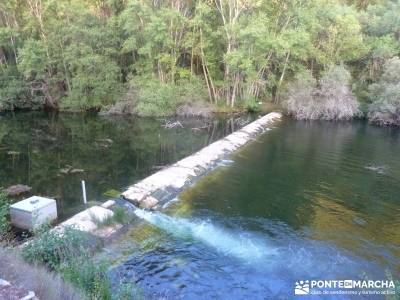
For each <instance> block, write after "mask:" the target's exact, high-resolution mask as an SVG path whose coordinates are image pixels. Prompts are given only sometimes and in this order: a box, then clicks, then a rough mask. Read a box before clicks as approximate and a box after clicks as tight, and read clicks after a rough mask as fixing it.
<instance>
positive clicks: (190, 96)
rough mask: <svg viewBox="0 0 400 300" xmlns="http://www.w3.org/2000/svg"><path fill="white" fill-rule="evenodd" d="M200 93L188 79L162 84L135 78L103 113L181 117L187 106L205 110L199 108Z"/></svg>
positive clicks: (197, 85) (200, 88)
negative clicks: (117, 100) (125, 91)
mask: <svg viewBox="0 0 400 300" xmlns="http://www.w3.org/2000/svg"><path fill="white" fill-rule="evenodd" d="M204 91H205V89H204V87H203V85H202V83H201V82H200V81H199V80H197V79H196V78H192V81H189V80H186V79H185V80H181V81H179V82H178V83H162V82H160V81H159V80H158V79H154V78H145V77H143V78H138V77H135V78H134V79H132V80H131V81H130V83H129V88H128V90H127V93H126V94H125V96H124V97H123V98H122V99H121V100H120V101H119V102H117V103H116V104H114V105H112V106H109V107H108V109H107V111H106V112H104V114H131V115H139V116H142V117H162V116H173V115H176V114H181V115H182V114H185V112H186V108H188V107H194V108H196V107H197V106H199V107H201V108H202V109H203V108H204V107H206V106H205V105H202V103H203V102H204V99H206V95H205V93H204ZM197 103H201V105H197ZM202 109H201V110H202ZM190 111H191V112H192V111H193V110H192V109H191V110H190ZM196 114H197V113H196Z"/></svg>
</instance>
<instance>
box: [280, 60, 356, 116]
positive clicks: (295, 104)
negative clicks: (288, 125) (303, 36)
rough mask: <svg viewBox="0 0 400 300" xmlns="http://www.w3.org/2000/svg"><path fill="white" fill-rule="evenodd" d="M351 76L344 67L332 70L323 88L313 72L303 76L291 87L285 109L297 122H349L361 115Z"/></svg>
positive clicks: (325, 78) (323, 78) (299, 76)
mask: <svg viewBox="0 0 400 300" xmlns="http://www.w3.org/2000/svg"><path fill="white" fill-rule="evenodd" d="M350 78H351V76H350V73H349V72H348V71H347V70H346V69H345V68H344V67H343V66H333V67H331V68H330V69H329V70H328V71H327V72H326V73H325V74H324V76H323V77H322V78H321V80H320V82H319V86H318V85H317V84H316V81H315V79H314V78H313V77H312V76H311V74H310V73H302V74H299V75H298V76H297V78H296V80H295V81H294V83H292V84H291V85H290V86H289V91H288V97H287V101H285V102H284V107H285V108H286V110H287V111H288V113H289V114H290V115H293V116H294V117H295V118H296V119H305V120H315V119H323V120H348V119H351V118H353V117H355V116H357V115H359V114H360V111H359V109H358V102H357V100H356V98H355V97H354V95H353V93H352V92H351V89H350V87H349V84H348V83H349V81H350Z"/></svg>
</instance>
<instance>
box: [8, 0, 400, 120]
mask: <svg viewBox="0 0 400 300" xmlns="http://www.w3.org/2000/svg"><path fill="white" fill-rule="evenodd" d="M399 14H400V1H399V0H368V1H359V0H352V1H346V2H344V1H340V0H311V1H298V0H291V1H256V0H233V1H232V0H229V1H228V0H215V1H208V0H196V1H181V0H173V1H172V0H163V1H149V0H127V1H125V0H99V1H94V0H68V1H67V0H60V1H53V0H28V1H23V2H21V1H16V0H10V1H6V2H5V3H2V4H1V5H0V99H1V100H0V108H1V109H3V110H14V109H23V108H25V109H27V108H28V109H36V108H41V107H47V108H51V109H56V110H70V111H100V110H103V111H105V112H107V111H109V112H110V113H131V114H138V115H143V116H164V115H171V114H174V113H176V111H177V108H178V107H182V105H183V106H184V107H190V105H189V106H187V104H193V103H197V102H200V103H204V102H205V101H206V100H207V98H208V102H209V103H210V104H211V105H213V106H214V107H216V106H215V105H217V106H221V105H226V106H229V107H234V106H237V105H241V104H242V107H244V108H248V109H249V110H250V111H253V110H257V105H255V103H258V102H259V101H272V102H274V103H280V102H281V101H282V100H284V99H285V95H286V94H287V90H288V87H289V86H291V85H292V82H293V81H296V78H298V77H299V75H300V74H303V73H304V72H306V73H309V74H311V76H312V77H313V78H314V80H315V81H316V82H317V85H319V84H320V81H321V80H322V76H323V74H325V73H326V72H327V71H328V70H330V69H331V68H333V66H335V65H343V66H345V67H346V68H347V69H349V71H350V72H351V74H352V76H351V78H350V82H348V83H347V84H350V85H351V86H352V88H353V91H354V93H355V94H356V95H357V96H358V98H359V101H361V102H362V103H363V104H365V105H362V106H363V107H364V106H365V107H367V106H368V105H370V104H371V102H374V103H375V105H373V106H372V107H371V111H376V110H377V109H378V108H377V107H379V106H380V105H382V103H381V100H378V99H377V98H376V96H379V97H381V96H382V94H376V93H375V91H376V88H372V90H373V91H371V89H370V88H368V87H369V86H370V85H371V84H378V85H380V84H384V82H383V81H382V80H381V79H380V78H381V76H382V72H383V70H384V66H385V65H386V63H387V62H388V61H390V59H392V58H393V57H396V56H399V53H400V42H399V39H400V34H399V28H400V24H399V18H398V15H399ZM383 80H384V79H383ZM370 91H371V92H370ZM371 93H372V95H370V94H371ZM397 95H398V94H397ZM379 99H381V98H379ZM243 103H244V105H243ZM392 104H393V102H392ZM185 105H186V106H185ZM204 105H205V103H204ZM306 105H307V106H309V105H308V104H306ZM339 105H341V104H339ZM395 105H396V107H398V104H395ZM195 106H196V107H198V106H199V105H197V104H196V105H195ZM200 106H202V105H200ZM311 106H313V105H311ZM199 109H201V108H199ZM216 110H218V108H216ZM339 110H340V109H339ZM383 110H385V108H383ZM183 114H185V113H183ZM397 114H398V112H396V115H397ZM316 115H321V114H320V113H319V112H318V113H316ZM350 115H351V114H350ZM350 115H348V114H346V118H347V117H348V116H350ZM369 115H370V116H371V120H372V121H376V122H378V123H382V124H396V122H392V121H382V120H380V118H376V117H374V116H375V114H373V113H370V114H369ZM381 115H382V114H381ZM385 115H386V114H385ZM334 118H337V116H336V117H334Z"/></svg>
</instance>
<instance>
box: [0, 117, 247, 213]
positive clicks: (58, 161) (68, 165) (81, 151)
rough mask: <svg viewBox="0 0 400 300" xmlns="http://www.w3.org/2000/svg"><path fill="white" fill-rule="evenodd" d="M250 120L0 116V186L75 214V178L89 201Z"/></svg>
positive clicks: (77, 200) (77, 198)
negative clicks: (173, 122) (170, 124)
mask: <svg viewBox="0 0 400 300" xmlns="http://www.w3.org/2000/svg"><path fill="white" fill-rule="evenodd" d="M250 120H251V117H241V118H239V117H236V118H228V119H222V118H220V119H214V120H208V121H205V120H196V119H185V120H180V122H181V123H182V124H183V127H181V126H178V127H175V128H170V129H167V128H164V127H163V125H164V124H165V123H166V122H167V121H168V120H166V119H157V120H156V119H144V118H137V119H135V118H102V117H95V116H83V115H72V114H60V115H47V114H45V113H18V114H15V115H11V114H8V115H3V116H0V165H1V167H0V186H3V187H8V186H10V185H14V184H18V183H21V184H27V185H29V186H31V187H32V188H33V189H32V193H33V194H40V195H44V196H49V197H53V198H55V199H57V200H58V201H57V203H58V209H59V212H60V213H61V218H65V217H66V216H69V215H71V214H73V213H75V212H77V211H79V210H80V209H82V207H81V200H80V199H81V191H80V180H82V179H83V180H86V186H87V190H88V197H89V199H90V200H102V199H104V198H105V196H103V193H105V192H107V191H109V190H111V189H113V190H119V189H121V188H123V187H125V186H127V185H130V184H132V183H134V182H135V181H137V180H139V179H142V178H144V177H145V176H147V175H149V174H150V173H152V172H155V171H157V170H158V169H159V168H161V167H163V166H165V165H168V164H171V163H173V162H175V161H177V160H179V159H181V158H183V157H185V156H187V155H189V154H191V153H193V152H195V151H197V150H199V149H201V148H202V147H204V146H205V145H207V144H209V143H211V142H213V141H215V140H218V139H219V138H221V137H223V136H225V135H227V134H229V133H231V131H232V130H234V129H236V128H237V127H238V126H241V125H242V124H244V123H246V122H249V121H250Z"/></svg>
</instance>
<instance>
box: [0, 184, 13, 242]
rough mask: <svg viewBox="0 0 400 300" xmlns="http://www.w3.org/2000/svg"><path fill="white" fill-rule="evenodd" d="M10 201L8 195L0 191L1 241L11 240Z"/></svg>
mask: <svg viewBox="0 0 400 300" xmlns="http://www.w3.org/2000/svg"><path fill="white" fill-rule="evenodd" d="M10 235H11V223H10V200H9V199H8V197H7V195H6V194H5V193H4V192H3V190H1V189H0V241H5V240H8V239H9V238H10Z"/></svg>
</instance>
